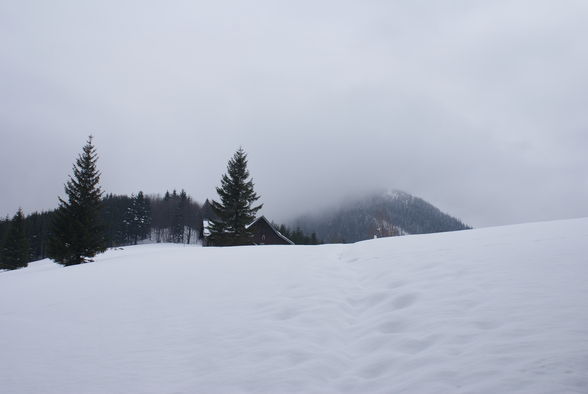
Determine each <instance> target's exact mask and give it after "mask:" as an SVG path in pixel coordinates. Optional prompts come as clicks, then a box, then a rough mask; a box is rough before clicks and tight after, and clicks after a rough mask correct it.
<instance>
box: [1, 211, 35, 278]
mask: <svg viewBox="0 0 588 394" xmlns="http://www.w3.org/2000/svg"><path fill="white" fill-rule="evenodd" d="M24 220H25V218H24V214H23V213H22V209H19V210H18V212H17V213H16V214H15V215H14V217H13V218H12V221H11V222H10V228H9V229H8V234H7V235H6V239H5V240H4V245H3V247H2V261H1V265H0V269H10V270H13V269H17V268H22V267H26V266H27V265H28V262H29V244H28V240H27V235H26V233H25V223H24Z"/></svg>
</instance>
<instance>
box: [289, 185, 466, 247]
mask: <svg viewBox="0 0 588 394" xmlns="http://www.w3.org/2000/svg"><path fill="white" fill-rule="evenodd" d="M292 226H293V227H299V228H301V229H302V231H305V232H309V233H310V232H316V235H317V236H318V237H319V238H320V239H323V240H325V242H357V241H362V240H366V239H371V238H374V236H377V237H389V236H394V235H403V234H427V233H437V232H444V231H457V230H466V229H469V228H470V227H469V226H467V225H465V224H464V223H462V222H461V221H460V220H458V219H456V218H454V217H452V216H450V215H448V214H446V213H443V212H442V211H441V210H439V209H438V208H437V207H435V206H433V205H432V204H430V203H428V202H426V201H425V200H423V199H421V198H418V197H415V196H413V195H411V194H408V193H405V192H403V191H398V190H394V191H387V192H378V193H373V194H370V195H368V196H364V197H362V198H357V199H354V200H351V201H348V202H346V203H344V204H342V205H341V206H339V207H338V208H332V209H330V210H326V211H322V212H320V213H319V214H317V215H305V216H302V217H299V218H298V219H296V220H294V221H293V222H292Z"/></svg>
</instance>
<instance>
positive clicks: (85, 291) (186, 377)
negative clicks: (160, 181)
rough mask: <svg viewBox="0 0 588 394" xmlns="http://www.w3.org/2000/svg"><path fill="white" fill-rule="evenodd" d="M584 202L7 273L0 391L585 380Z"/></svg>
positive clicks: (490, 388)
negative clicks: (350, 239)
mask: <svg viewBox="0 0 588 394" xmlns="http://www.w3.org/2000/svg"><path fill="white" fill-rule="evenodd" d="M586 371H588V219H578V220H569V221H559V222H549V223H537V224H528V225H519V226H509V227H496V228H486V229H478V230H470V231H462V232H452V233H440V234H429V235H418V236H406V237H397V238H388V239H379V240H373V241H366V242H361V243H357V244H353V245H325V246H265V247H239V248H223V249H217V248H200V247H195V246H172V245H144V246H136V247H129V248H125V249H124V250H111V251H108V252H107V253H105V254H103V255H101V256H99V257H98V258H97V259H96V262H95V263H91V264H85V265H80V266H74V267H68V268H62V267H60V266H58V265H55V264H53V263H51V262H49V261H40V262H35V263H32V264H31V265H30V267H29V268H26V269H22V270H18V271H12V272H3V273H0V391H2V392H5V393H40V392H42V393H56V394H57V393H59V394H64V393H76V394H77V393H125V394H127V393H158V394H160V393H232V392H238V393H243V392H245V393H249V392H251V393H289V392H313V393H334V392H341V393H420V394H422V393H586V392H588V374H587V373H586Z"/></svg>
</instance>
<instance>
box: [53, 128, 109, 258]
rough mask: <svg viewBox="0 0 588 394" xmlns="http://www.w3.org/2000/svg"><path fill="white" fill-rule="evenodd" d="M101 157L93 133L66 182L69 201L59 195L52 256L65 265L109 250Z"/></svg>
mask: <svg viewBox="0 0 588 394" xmlns="http://www.w3.org/2000/svg"><path fill="white" fill-rule="evenodd" d="M97 160H98V156H97V154H96V149H95V148H94V145H92V136H90V137H89V138H88V141H87V143H86V145H85V146H84V148H83V152H82V154H81V155H80V156H79V157H78V159H77V160H76V163H75V164H74V166H73V177H72V176H70V178H69V181H67V183H66V184H65V193H66V195H67V201H66V200H64V199H61V198H59V208H58V209H57V211H56V213H55V218H54V221H53V232H52V235H51V238H50V240H49V253H48V255H49V257H50V258H52V259H54V260H55V261H56V262H58V263H60V264H63V265H65V266H68V265H74V264H81V263H86V262H89V261H91V258H92V257H94V256H95V255H96V254H98V253H101V252H104V251H105V250H106V240H105V233H104V227H103V226H102V224H101V223H100V220H99V214H100V209H101V197H102V190H101V189H100V186H99V185H98V183H99V181H100V173H99V172H98V169H97V168H96V161H97Z"/></svg>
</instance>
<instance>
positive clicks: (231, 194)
mask: <svg viewBox="0 0 588 394" xmlns="http://www.w3.org/2000/svg"><path fill="white" fill-rule="evenodd" d="M248 178H249V171H248V170H247V154H246V153H245V151H244V150H243V148H239V150H238V151H237V152H235V154H234V155H233V157H232V158H231V159H230V160H229V163H228V164H227V173H226V174H224V175H223V176H222V178H221V186H220V187H217V188H216V192H217V193H218V195H219V197H220V202H217V201H214V200H213V201H212V202H211V206H212V209H213V211H214V213H215V215H216V217H215V218H211V220H210V223H209V230H210V236H209V244H210V245H218V246H228V245H248V244H250V243H251V238H252V237H253V234H252V233H251V231H249V229H248V228H247V227H248V226H249V224H251V223H252V222H253V221H254V220H255V215H256V213H257V211H259V210H260V209H261V207H262V205H258V206H255V207H254V206H253V203H254V202H255V201H257V200H258V199H259V196H258V195H257V194H256V193H255V191H254V190H253V179H250V180H248Z"/></svg>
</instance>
